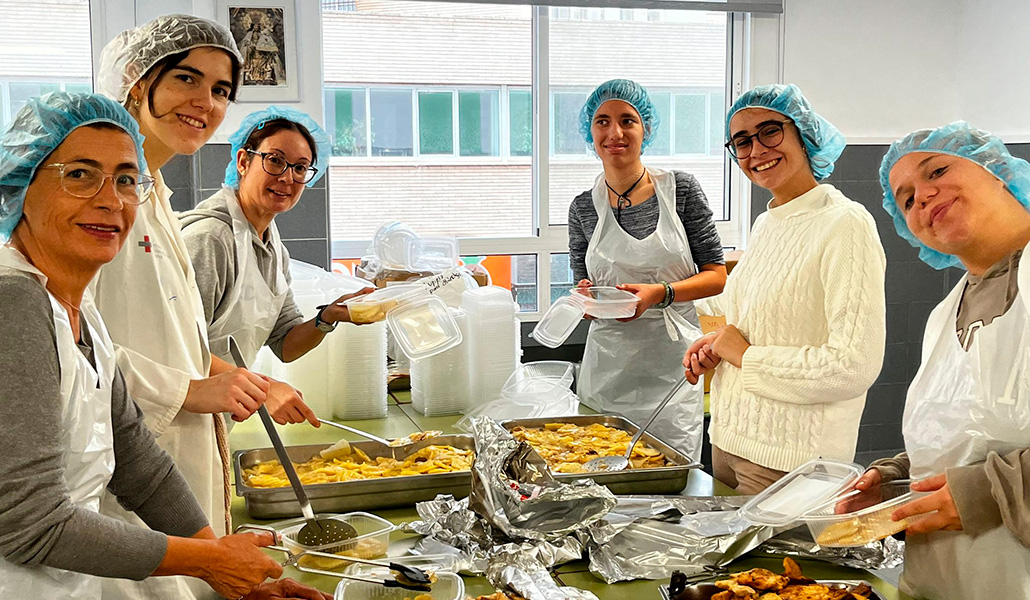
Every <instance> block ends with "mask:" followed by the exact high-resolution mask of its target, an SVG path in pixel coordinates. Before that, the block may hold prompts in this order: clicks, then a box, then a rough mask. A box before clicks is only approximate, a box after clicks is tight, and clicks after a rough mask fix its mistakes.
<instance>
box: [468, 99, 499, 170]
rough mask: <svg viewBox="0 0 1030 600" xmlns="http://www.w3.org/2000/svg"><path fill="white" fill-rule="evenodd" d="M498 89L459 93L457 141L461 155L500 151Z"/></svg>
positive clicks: (497, 154) (495, 154)
mask: <svg viewBox="0 0 1030 600" xmlns="http://www.w3.org/2000/svg"><path fill="white" fill-rule="evenodd" d="M500 97H501V96H500V92H499V91H496V92H458V140H459V142H460V144H461V155H462V156H499V155H500V153H501V141H500V140H501V123H500Z"/></svg>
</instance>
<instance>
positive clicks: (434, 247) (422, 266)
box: [408, 237, 459, 271]
mask: <svg viewBox="0 0 1030 600" xmlns="http://www.w3.org/2000/svg"><path fill="white" fill-rule="evenodd" d="M458 261H459V258H458V240H457V238H453V237H424V238H419V239H414V240H408V264H409V265H410V266H409V268H410V269H411V270H413V271H421V270H429V271H443V270H445V269H450V268H452V267H456V266H458Z"/></svg>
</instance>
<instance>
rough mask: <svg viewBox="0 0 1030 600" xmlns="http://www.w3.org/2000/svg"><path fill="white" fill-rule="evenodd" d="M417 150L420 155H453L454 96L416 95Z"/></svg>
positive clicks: (429, 93) (444, 94) (448, 94)
mask: <svg viewBox="0 0 1030 600" xmlns="http://www.w3.org/2000/svg"><path fill="white" fill-rule="evenodd" d="M418 149H419V152H420V153H421V154H454V95H453V94H452V93H451V92H419V93H418Z"/></svg>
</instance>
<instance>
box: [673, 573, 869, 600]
mask: <svg viewBox="0 0 1030 600" xmlns="http://www.w3.org/2000/svg"><path fill="white" fill-rule="evenodd" d="M726 578H729V576H728V575H727V576H726ZM816 583H821V584H823V585H825V586H830V587H836V586H842V585H846V586H848V587H853V586H856V585H858V584H860V583H869V582H868V581H864V582H863V581H826V580H818V581H816ZM869 585H870V587H872V584H869ZM658 590H659V592H660V593H661V595H662V600H672V596H671V595H670V594H669V586H667V585H661V586H658ZM721 591H723V590H721V589H719V588H717V587H715V584H714V583H698V584H695V585H691V586H687V589H686V590H684V591H683V593H682V594H679V595H677V596H676V600H711V598H712V596H714V595H716V594H718V593H719V592H721ZM759 593H761V592H759ZM869 599H870V600H887V599H886V598H884V597H883V594H881V593H880V592H878V591H876V590H875V589H873V591H872V594H871V595H870V596H869Z"/></svg>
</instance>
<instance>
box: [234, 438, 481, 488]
mask: <svg viewBox="0 0 1030 600" xmlns="http://www.w3.org/2000/svg"><path fill="white" fill-rule="evenodd" d="M347 450H348V451H347V452H346V453H342V450H341V453H340V454H336V453H334V455H333V456H331V457H330V458H328V459H327V458H324V457H323V456H320V455H319V456H314V457H312V458H311V459H310V460H308V461H307V462H305V463H301V464H297V465H295V466H296V468H297V474H298V475H299V476H300V481H301V483H303V484H305V485H313V484H317V483H337V482H341V481H353V480H358V479H376V478H380V477H401V476H407V475H426V474H432V473H451V472H454V471H468V470H470V469H471V468H472V456H473V453H472V450H465V449H462V448H455V447H453V446H435V445H434V446H426V447H425V448H421V449H419V450H418V451H417V452H414V453H412V454H411V455H410V456H408V457H407V458H405V459H404V460H396V459H393V458H390V457H384V456H379V457H376V458H370V457H369V456H368V455H367V454H365V453H364V452H362V451H361V450H360V449H358V448H354V447H352V446H349V445H348V446H347ZM243 481H244V482H245V483H246V484H247V485H249V486H251V487H255V488H277V487H288V486H289V485H290V482H289V480H288V479H287V478H286V472H285V471H284V470H283V467H282V465H281V464H279V461H278V460H269V461H265V462H262V463H258V464H256V465H254V466H253V467H248V468H246V469H244V470H243Z"/></svg>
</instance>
